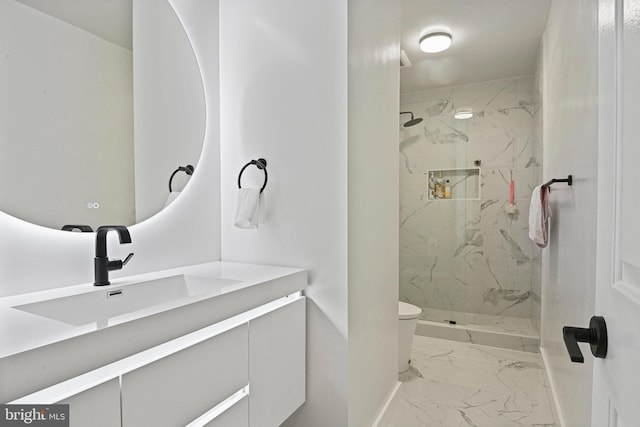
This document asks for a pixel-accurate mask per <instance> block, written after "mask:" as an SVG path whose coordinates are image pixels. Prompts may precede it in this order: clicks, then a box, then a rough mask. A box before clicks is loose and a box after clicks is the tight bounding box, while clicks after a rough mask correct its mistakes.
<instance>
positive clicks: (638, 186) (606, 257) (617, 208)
mask: <svg viewBox="0 0 640 427" xmlns="http://www.w3.org/2000/svg"><path fill="white" fill-rule="evenodd" d="M598 4H599V13H598V15H599V23H598V27H599V35H600V59H599V63H600V107H599V111H600V113H599V115H600V120H599V128H600V130H599V152H598V155H599V163H598V252H597V285H596V312H597V313H596V314H598V315H600V316H603V317H604V318H605V321H606V323H607V329H608V338H609V339H608V352H607V356H606V358H604V359H596V360H595V363H594V382H593V402H592V419H593V421H592V426H593V427H606V426H609V427H633V426H638V425H640V424H639V423H640V398H639V397H638V396H639V394H640V393H639V391H640V242H639V241H640V78H639V77H638V76H640V0H599V1H598ZM585 357H587V356H586V355H585ZM588 357H590V355H589V356H588Z"/></svg>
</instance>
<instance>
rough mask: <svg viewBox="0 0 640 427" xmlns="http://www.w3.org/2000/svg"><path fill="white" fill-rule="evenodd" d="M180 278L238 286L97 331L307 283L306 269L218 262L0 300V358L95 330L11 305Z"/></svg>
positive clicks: (132, 316) (132, 315) (161, 307)
mask: <svg viewBox="0 0 640 427" xmlns="http://www.w3.org/2000/svg"><path fill="white" fill-rule="evenodd" d="M180 274H185V275H193V276H199V277H206V278H215V279H228V280H236V281H238V282H239V283H236V284H233V285H231V286H226V287H224V288H223V289H217V290H216V291H212V292H207V293H202V294H199V295H196V296H191V297H187V298H182V299H178V300H175V301H173V302H171V303H163V304H159V305H155V306H152V307H149V308H145V309H141V310H137V311H134V312H132V313H128V314H126V315H121V316H117V317H113V318H110V319H109V320H108V325H101V327H100V329H104V328H109V327H112V326H115V325H118V324H122V323H125V322H129V321H132V320H135V319H139V318H142V317H146V316H149V315H152V314H156V313H159V312H162V311H166V310H170V309H173V308H177V307H182V306H185V305H187V304H191V303H194V302H197V301H201V300H205V299H210V298H216V297H217V296H220V295H228V294H230V293H233V292H236V291H239V290H246V289H247V288H251V287H254V286H258V285H261V284H264V283H267V282H271V283H273V281H274V280H277V279H282V278H286V277H290V276H295V277H296V278H297V280H298V282H299V283H300V286H298V288H299V289H297V290H298V291H300V290H302V289H304V287H306V284H307V276H306V271H305V270H303V269H298V268H290V267H277V266H269V265H256V264H244V263H234V262H225V261H218V262H211V263H205V264H197V265H192V266H186V267H178V268H172V269H168V270H161V271H155V272H152V273H144V274H138V275H134V276H129V277H122V278H118V279H113V280H111V285H110V286H105V287H100V288H98V287H95V286H93V283H83V284H80V285H74V286H67V287H62V288H56V289H50V290H46V291H40V292H32V293H27V294H20V295H12V296H8V297H4V298H0V358H4V357H7V356H11V355H15V354H17V353H21V352H24V351H28V350H32V349H35V348H38V347H42V346H46V345H48V344H52V343H55V342H58V341H62V340H65V339H68V338H72V337H77V336H80V335H84V334H88V333H91V332H95V331H96V330H98V325H97V324H96V323H89V324H85V325H80V326H78V325H73V324H69V323H65V322H62V321H58V320H53V319H50V318H48V317H44V316H40V315H37V314H33V313H29V312H26V311H22V310H18V309H15V308H13V307H15V306H19V305H23V304H30V303H34V302H40V301H45V300H51V299H56V298H62V297H67V296H72V295H78V294H83V293H88V292H95V291H96V290H103V291H106V290H113V289H117V288H124V289H126V286H128V285H133V284H136V283H139V282H144V281H149V280H155V279H161V278H164V277H170V276H175V275H180ZM256 289H257V288H256ZM290 290H291V286H290V284H289V285H288V286H284V287H283V292H285V291H290ZM243 298H246V293H243Z"/></svg>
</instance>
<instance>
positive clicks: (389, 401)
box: [371, 381, 565, 427]
mask: <svg viewBox="0 0 640 427" xmlns="http://www.w3.org/2000/svg"><path fill="white" fill-rule="evenodd" d="M401 385H402V383H401V382H400V381H398V382H397V383H396V385H395V386H394V387H393V390H391V393H390V394H389V397H388V398H387V401H386V402H385V403H384V405H383V406H382V409H381V410H380V413H379V414H378V416H377V417H376V420H375V421H374V422H373V424H371V427H378V424H380V421H381V420H382V417H384V414H385V412H387V409H388V408H389V405H390V404H391V401H392V400H393V398H394V396H395V395H396V393H397V392H398V389H399V388H400V386H401ZM562 427H565V426H562Z"/></svg>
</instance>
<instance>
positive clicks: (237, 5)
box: [220, 0, 348, 427]
mask: <svg viewBox="0 0 640 427" xmlns="http://www.w3.org/2000/svg"><path fill="white" fill-rule="evenodd" d="M346 6H347V5H346V3H345V2H342V1H338V0H330V1H321V2H319V1H312V0H306V1H300V0H270V1H262V0H239V1H236V0H234V1H225V2H221V4H220V28H221V33H220V38H221V52H220V76H221V81H222V82H224V83H223V85H222V87H221V92H220V98H221V154H222V159H223V161H222V227H221V228H222V242H223V244H222V257H223V259H225V260H228V261H251V262H257V263H264V264H276V265H278V264H280V265H291V266H298V267H304V268H308V269H309V272H310V274H309V277H310V286H309V288H308V290H307V296H308V297H309V299H308V304H307V311H308V314H307V319H308V320H307V325H308V326H307V402H306V403H305V405H304V407H303V408H302V409H301V410H299V411H298V412H296V413H295V415H293V417H291V419H290V420H289V422H288V424H286V425H289V426H293V425H296V426H304V427H326V426H346V425H347V375H348V373H347V357H348V356H347V352H348V349H347V333H348V331H347V155H348V152H347V33H346V32H347V7H346ZM258 157H264V158H265V159H266V160H267V162H268V168H267V169H268V172H269V183H268V185H267V187H266V189H265V192H264V196H265V198H266V201H267V204H268V210H267V213H266V215H267V217H266V222H265V223H264V224H263V225H262V226H261V227H260V228H259V229H257V230H240V229H237V228H235V227H234V226H233V219H234V215H235V208H236V194H237V190H236V189H237V183H236V180H237V177H238V172H239V171H240V168H241V167H242V166H243V165H244V164H245V163H247V162H248V161H249V160H251V159H257V158H258ZM242 184H243V186H260V185H262V174H261V173H258V171H257V169H256V168H251V169H250V170H247V172H245V174H244V175H243V179H242Z"/></svg>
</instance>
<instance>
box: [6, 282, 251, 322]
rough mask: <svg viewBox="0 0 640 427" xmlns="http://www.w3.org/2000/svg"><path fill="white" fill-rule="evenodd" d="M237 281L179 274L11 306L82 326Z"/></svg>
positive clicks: (228, 286)
mask: <svg viewBox="0 0 640 427" xmlns="http://www.w3.org/2000/svg"><path fill="white" fill-rule="evenodd" d="M238 283H241V282H240V281H238V280H229V279H219V278H211V277H200V276H193V275H185V274H179V275H175V276H169V277H164V278H161V279H155V280H148V281H144V282H139V283H133V284H128V285H124V286H117V285H112V286H109V287H107V288H100V289H98V290H95V291H91V292H86V293H82V294H77V295H71V296H67V297H62V298H55V299H50V300H45V301H39V302H34V303H30V304H23V305H16V306H14V307H12V308H14V309H17V310H21V311H25V312H28V313H33V314H37V315H39V316H43V317H47V318H49V319H53V320H58V321H61V322H65V323H68V324H72V325H84V324H87V323H95V322H98V323H101V322H106V321H107V320H108V319H111V318H113V317H116V316H121V315H125V314H129V313H133V312H136V311H138V310H143V309H147V308H151V307H154V306H159V305H170V304H172V303H179V302H180V301H181V300H188V299H189V298H191V299H193V298H192V297H197V296H198V295H202V294H212V295H215V294H221V293H225V292H228V291H230V290H233V288H234V285H236V284H238ZM104 326H106V325H104Z"/></svg>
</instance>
